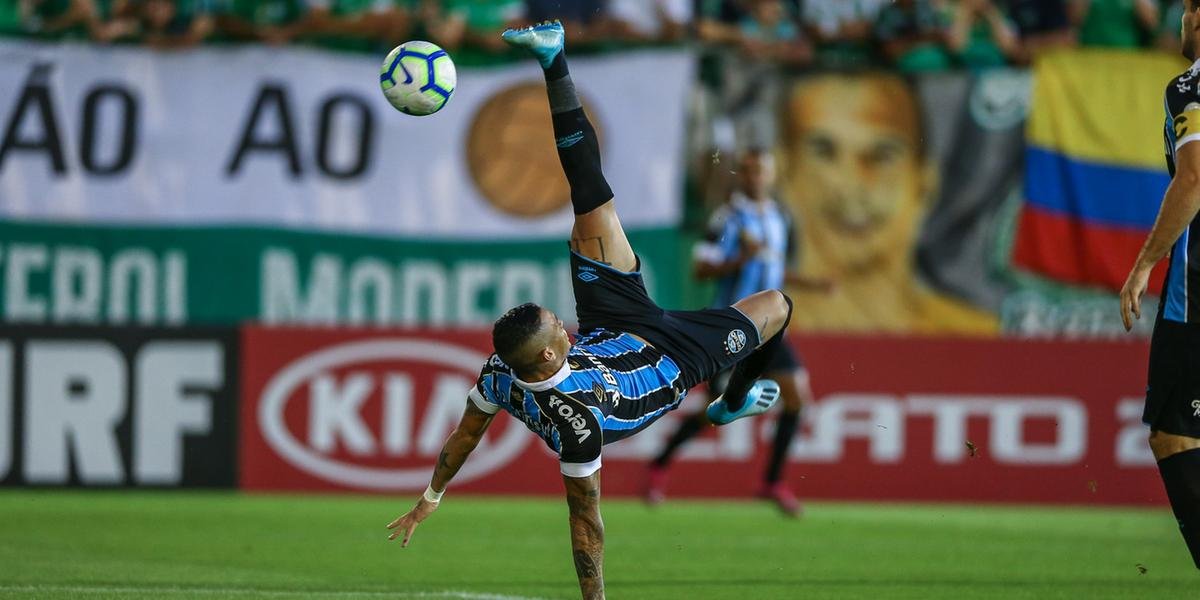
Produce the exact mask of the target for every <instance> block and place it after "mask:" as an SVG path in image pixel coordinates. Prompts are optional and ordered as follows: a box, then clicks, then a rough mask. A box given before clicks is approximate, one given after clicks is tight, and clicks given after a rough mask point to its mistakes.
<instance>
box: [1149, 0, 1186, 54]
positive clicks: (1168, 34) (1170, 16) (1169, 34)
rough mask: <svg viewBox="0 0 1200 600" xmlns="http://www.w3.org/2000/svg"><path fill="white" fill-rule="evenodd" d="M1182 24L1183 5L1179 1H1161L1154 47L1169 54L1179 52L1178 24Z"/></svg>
mask: <svg viewBox="0 0 1200 600" xmlns="http://www.w3.org/2000/svg"><path fill="white" fill-rule="evenodd" d="M1182 22H1183V3H1182V2H1180V1H1179V0H1163V5H1162V21H1161V23H1160V24H1159V26H1158V35H1157V36H1156V38H1155V41H1154V43H1155V45H1156V46H1158V47H1159V48H1160V49H1162V50H1166V51H1167V52H1170V53H1171V54H1175V53H1177V52H1179V48H1180V44H1181V43H1182V42H1181V41H1180V39H1179V34H1180V33H1181V31H1180V23H1182Z"/></svg>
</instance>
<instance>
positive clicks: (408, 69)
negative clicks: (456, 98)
mask: <svg viewBox="0 0 1200 600" xmlns="http://www.w3.org/2000/svg"><path fill="white" fill-rule="evenodd" d="M457 83H458V73H457V72H456V71H455V70H454V61H453V60H451V59H450V55H449V54H446V51H445V50H442V49H441V48H440V47H438V45H437V44H431V43H429V42H421V41H414V42H405V43H403V44H400V45H399V46H396V48H395V49H393V50H392V51H391V52H389V53H388V55H387V58H386V59H384V61H383V69H381V70H380V72H379V87H381V88H383V95H384V97H385V98H387V101H388V102H390V103H391V105H392V106H394V107H396V110H399V111H400V112H402V113H404V114H408V115H417V116H424V115H432V114H433V113H435V112H437V111H439V110H442V108H443V107H445V106H446V103H447V102H449V101H450V97H451V96H453V95H454V86H455V85H456V84H457Z"/></svg>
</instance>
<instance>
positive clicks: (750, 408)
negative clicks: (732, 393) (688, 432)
mask: <svg viewBox="0 0 1200 600" xmlns="http://www.w3.org/2000/svg"><path fill="white" fill-rule="evenodd" d="M778 400H779V384H778V383H775V382H774V381H772V380H770V379H759V380H758V381H755V382H754V385H752V386H750V391H749V392H746V401H745V402H743V403H742V407H741V408H740V409H738V410H736V411H731V410H729V406H728V405H726V404H725V396H723V395H722V396H719V397H717V399H716V400H713V401H712V402H711V403H710V404H709V405H708V409H706V410H705V411H704V412H705V413H706V414H707V415H708V420H709V421H712V422H713V424H714V425H725V424H727V423H731V422H733V421H736V420H737V419H744V418H746V417H753V416H754V415H761V414H763V413H765V412H767V411H768V410H771V407H772V406H775V402H776V401H778Z"/></svg>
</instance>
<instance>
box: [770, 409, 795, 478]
mask: <svg viewBox="0 0 1200 600" xmlns="http://www.w3.org/2000/svg"><path fill="white" fill-rule="evenodd" d="M799 425H800V411H798V410H796V411H791V410H785V411H783V412H782V413H780V414H779V420H778V421H776V422H775V443H774V444H773V445H772V446H771V462H769V463H767V477H766V480H767V483H768V484H771V483H776V482H778V481H779V480H780V479H782V478H783V465H785V464H787V453H788V449H789V448H791V447H792V438H794V437H796V428H797V427H798V426H799Z"/></svg>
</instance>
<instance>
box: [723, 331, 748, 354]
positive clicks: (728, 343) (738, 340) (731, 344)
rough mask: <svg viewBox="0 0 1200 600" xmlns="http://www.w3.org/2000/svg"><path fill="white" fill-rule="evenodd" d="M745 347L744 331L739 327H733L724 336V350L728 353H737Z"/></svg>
mask: <svg viewBox="0 0 1200 600" xmlns="http://www.w3.org/2000/svg"><path fill="white" fill-rule="evenodd" d="M745 347H746V332H745V331H742V330H741V329H734V330H733V331H730V332H729V335H727V336H725V352H726V353H728V354H737V353H738V352H741V351H742V348H745Z"/></svg>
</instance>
